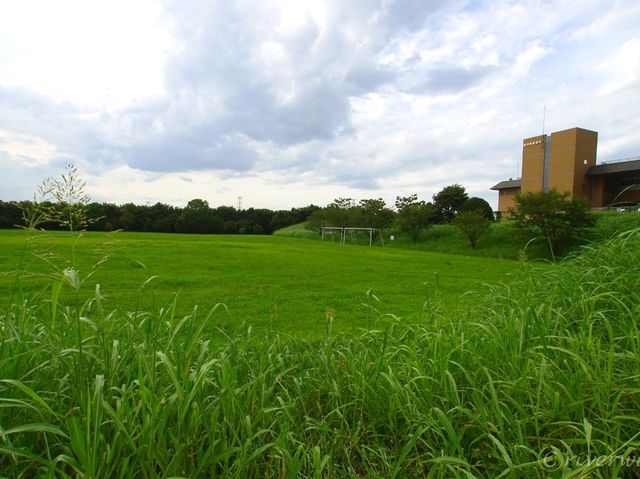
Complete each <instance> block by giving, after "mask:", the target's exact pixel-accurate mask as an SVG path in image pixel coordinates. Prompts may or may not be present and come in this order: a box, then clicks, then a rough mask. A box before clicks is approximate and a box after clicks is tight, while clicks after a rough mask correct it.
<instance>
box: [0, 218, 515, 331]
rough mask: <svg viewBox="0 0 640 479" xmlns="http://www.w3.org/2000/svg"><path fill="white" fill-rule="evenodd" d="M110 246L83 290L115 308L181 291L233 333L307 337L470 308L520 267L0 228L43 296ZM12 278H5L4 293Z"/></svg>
mask: <svg viewBox="0 0 640 479" xmlns="http://www.w3.org/2000/svg"><path fill="white" fill-rule="evenodd" d="M105 254H110V255H111V257H110V259H109V260H108V261H107V262H106V263H104V264H103V265H102V266H101V267H100V268H99V269H98V270H97V271H96V272H95V273H94V274H92V275H91V276H90V277H89V278H88V279H86V280H85V283H84V284H83V286H82V288H81V295H82V297H83V299H85V298H89V297H91V296H92V295H93V294H94V292H95V285H96V284H99V285H100V289H101V293H102V295H103V296H105V305H106V306H105V307H106V308H107V309H109V308H114V309H115V308H119V309H122V310H126V311H134V310H147V311H157V310H159V309H160V308H166V307H167V306H168V305H170V304H171V303H172V301H173V300H174V299H175V300H176V307H177V311H178V312H179V314H187V313H190V312H191V310H192V308H193V307H194V305H198V308H199V310H200V311H201V312H204V313H206V312H208V311H209V310H211V309H212V308H213V307H215V306H216V304H219V303H221V304H224V305H225V306H226V309H225V308H219V309H218V310H217V311H216V314H215V322H216V324H218V326H219V327H220V328H221V329H223V330H225V331H227V332H233V331H238V330H242V329H243V328H244V327H245V326H246V325H251V326H253V327H254V328H257V329H259V330H271V331H279V332H285V333H291V334H295V335H298V336H303V337H319V336H324V335H326V334H327V332H328V329H327V328H328V322H330V323H331V331H332V332H333V333H336V332H349V333H355V332H358V331H360V330H361V329H366V328H369V327H371V326H372V325H371V324H370V321H371V318H372V314H371V311H370V309H369V308H368V307H367V306H364V304H368V305H370V306H375V307H376V308H377V309H378V310H379V311H380V312H388V313H393V314H395V315H397V316H399V317H401V318H402V320H404V321H407V322H419V321H423V320H425V319H426V318H429V316H430V315H431V314H433V312H434V310H435V309H437V308H446V309H447V310H449V311H452V312H453V311H458V310H460V311H464V310H465V309H468V308H470V307H471V306H472V305H473V302H474V295H471V294H469V292H470V291H473V290H482V289H483V285H484V284H485V283H495V282H498V281H501V280H506V281H508V280H509V275H514V274H518V272H519V271H520V270H521V269H522V265H521V263H518V262H516V261H512V260H500V259H495V258H481V257H466V256H461V255H449V254H443V253H431V252H425V251H411V250H402V249H397V248H393V249H392V248H382V247H379V246H374V247H368V246H363V245H359V246H354V245H339V244H336V243H331V242H320V241H307V240H300V239H295V238H286V237H278V236H239V235H235V236H226V235H178V234H158V233H125V232H119V233H116V234H113V235H105V234H104V233H84V234H83V235H82V236H81V237H80V238H79V239H78V240H77V241H76V242H75V243H74V241H73V236H72V235H70V234H69V233H64V232H46V233H42V234H36V235H34V236H32V237H30V239H26V233H25V232H24V231H21V230H4V231H1V232H0V271H5V272H6V271H12V270H16V269H23V270H26V271H27V272H30V273H37V274H35V275H32V276H30V277H27V278H25V279H23V281H22V283H23V284H22V286H23V288H24V289H25V291H29V292H36V291H41V293H40V294H41V295H42V296H43V297H46V296H47V295H49V294H50V293H49V289H50V284H51V281H50V279H49V278H45V277H40V276H38V274H48V273H51V272H53V271H55V270H56V269H59V270H63V269H64V268H65V267H66V266H68V265H69V264H70V262H71V261H72V258H74V257H75V259H74V260H73V261H75V262H76V264H77V269H78V270H79V271H80V278H81V279H83V278H86V277H87V275H88V274H89V273H90V272H91V271H92V269H93V264H94V263H95V262H97V261H99V260H100V259H101V258H103V257H104V255H105ZM14 281H15V279H14V277H13V276H12V275H5V276H3V277H0V287H1V291H2V293H1V299H2V301H3V303H6V302H7V301H9V300H10V299H11V294H10V293H11V292H12V291H13V282H14ZM67 290H68V288H63V289H62V292H61V294H62V295H63V296H64V295H65V294H70V293H65V291H67ZM370 290H371V292H372V293H373V295H375V297H376V298H378V299H379V301H377V300H376V299H375V298H374V297H373V296H371V295H367V291H370Z"/></svg>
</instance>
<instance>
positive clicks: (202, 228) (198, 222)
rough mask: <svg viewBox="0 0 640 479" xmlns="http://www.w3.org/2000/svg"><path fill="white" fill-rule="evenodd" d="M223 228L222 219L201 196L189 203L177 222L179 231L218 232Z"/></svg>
mask: <svg viewBox="0 0 640 479" xmlns="http://www.w3.org/2000/svg"><path fill="white" fill-rule="evenodd" d="M222 229H223V222H222V220H221V219H220V218H218V217H217V216H215V214H214V213H213V210H212V209H211V208H210V207H209V203H208V202H207V201H206V200H201V199H199V198H197V199H193V200H191V201H189V203H187V206H186V207H185V208H184V209H183V210H182V212H181V213H180V216H179V217H178V220H177V222H176V230H177V231H178V232H179V233H216V232H220V231H222Z"/></svg>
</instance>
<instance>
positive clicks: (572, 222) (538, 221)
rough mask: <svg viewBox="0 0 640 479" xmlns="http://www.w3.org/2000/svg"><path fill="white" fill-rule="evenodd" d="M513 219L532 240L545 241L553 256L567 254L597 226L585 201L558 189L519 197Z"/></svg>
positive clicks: (510, 211) (516, 198)
mask: <svg viewBox="0 0 640 479" xmlns="http://www.w3.org/2000/svg"><path fill="white" fill-rule="evenodd" d="M509 215H510V216H511V218H512V219H513V220H515V226H516V227H517V228H518V229H519V230H520V231H522V232H523V233H524V234H525V235H526V236H527V237H528V238H529V239H531V238H536V237H539V238H544V239H545V240H546V241H547V242H548V243H549V246H550V248H551V254H552V255H554V254H557V253H561V252H564V251H566V250H567V249H568V248H569V247H571V246H572V245H573V244H575V243H576V242H577V240H578V239H579V238H581V237H582V236H583V235H584V233H585V229H586V228H588V227H589V226H592V225H593V223H594V217H593V215H592V214H591V213H590V212H589V209H588V207H587V202H586V200H585V199H583V198H570V194H569V193H568V192H565V193H560V192H559V191H558V190H555V189H551V190H549V191H546V192H544V191H540V192H530V193H522V194H518V195H516V197H515V206H514V207H513V208H511V209H509Z"/></svg>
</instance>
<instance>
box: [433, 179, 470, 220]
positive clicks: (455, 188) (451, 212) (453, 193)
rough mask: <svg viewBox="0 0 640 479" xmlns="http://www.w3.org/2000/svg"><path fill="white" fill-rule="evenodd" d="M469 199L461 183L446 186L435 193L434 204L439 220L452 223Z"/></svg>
mask: <svg viewBox="0 0 640 479" xmlns="http://www.w3.org/2000/svg"><path fill="white" fill-rule="evenodd" d="M468 199H469V195H467V192H466V190H465V188H464V186H462V185H459V184H457V183H456V184H454V185H449V186H446V187H444V188H443V189H442V190H440V191H439V192H438V193H436V194H435V195H433V205H434V206H435V207H436V210H437V211H438V220H439V221H440V222H441V223H450V222H451V221H453V218H454V217H455V216H456V214H457V213H458V211H460V208H461V207H462V205H463V204H464V203H465V202H466V201H467V200H468Z"/></svg>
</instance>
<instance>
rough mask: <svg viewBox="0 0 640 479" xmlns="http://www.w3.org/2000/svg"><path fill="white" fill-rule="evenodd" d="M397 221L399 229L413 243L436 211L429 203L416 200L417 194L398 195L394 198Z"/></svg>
mask: <svg viewBox="0 0 640 479" xmlns="http://www.w3.org/2000/svg"><path fill="white" fill-rule="evenodd" d="M396 209H397V210H398V223H399V226H400V230H401V231H403V232H405V233H407V234H408V235H409V237H410V238H411V240H412V241H413V242H414V243H417V242H418V238H419V237H420V233H422V232H423V231H424V230H426V229H427V228H428V227H429V226H431V223H432V222H433V219H434V217H435V215H436V213H437V210H436V208H435V207H434V206H433V205H432V204H431V203H425V202H424V201H422V200H418V195H416V194H413V195H409V196H398V197H397V198H396Z"/></svg>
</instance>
